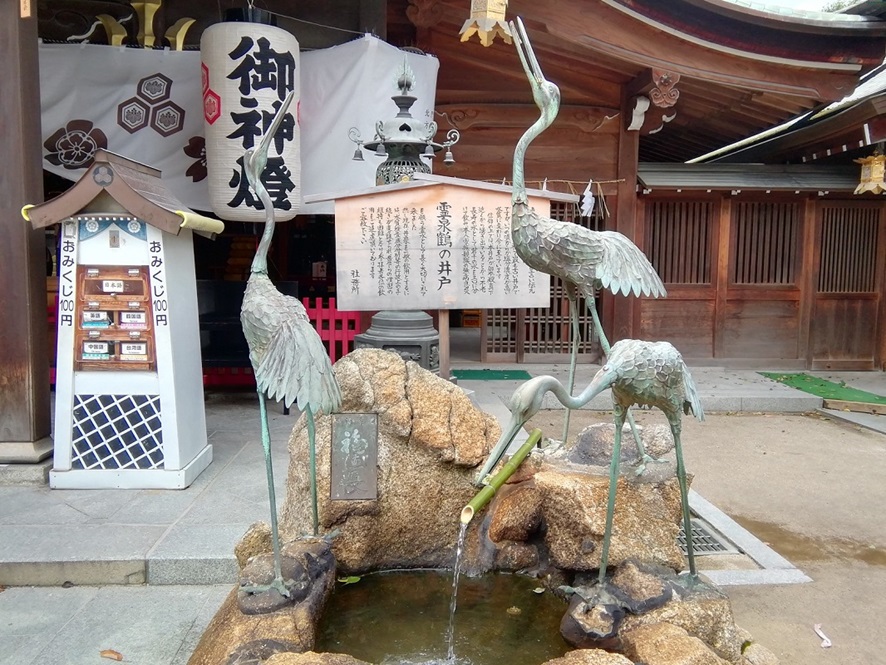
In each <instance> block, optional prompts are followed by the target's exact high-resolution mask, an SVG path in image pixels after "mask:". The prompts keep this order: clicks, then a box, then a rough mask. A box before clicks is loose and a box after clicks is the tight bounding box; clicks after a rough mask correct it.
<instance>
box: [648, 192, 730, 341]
mask: <svg viewBox="0 0 886 665" xmlns="http://www.w3.org/2000/svg"><path fill="white" fill-rule="evenodd" d="M643 208H644V211H643V215H641V216H640V219H642V220H643V225H644V232H643V238H644V247H643V249H644V251H645V253H646V256H647V257H648V258H649V260H650V262H651V263H652V265H653V266H654V267H655V269H656V270H657V271H658V275H659V277H661V280H662V281H663V282H664V284H665V288H666V289H667V291H668V295H667V298H660V299H653V298H643V299H641V301H640V308H639V309H640V321H639V337H640V338H641V339H647V340H666V341H668V342H671V343H672V344H673V345H674V346H676V347H677V348H678V349H679V350H680V352H681V353H682V354H683V356H684V357H686V358H701V359H703V358H712V357H713V355H714V335H713V333H714V326H715V321H716V317H715V314H716V301H717V280H718V275H719V270H718V262H717V261H718V251H717V248H718V246H719V237H720V224H719V210H720V202H719V201H718V200H717V199H714V198H708V199H706V200H685V199H682V200H681V199H656V200H648V201H646V202H645V204H644V205H643Z"/></svg>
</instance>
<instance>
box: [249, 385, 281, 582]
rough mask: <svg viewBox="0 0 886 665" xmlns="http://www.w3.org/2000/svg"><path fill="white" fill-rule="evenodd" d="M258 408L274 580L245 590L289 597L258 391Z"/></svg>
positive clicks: (267, 430) (265, 420) (262, 405)
mask: <svg viewBox="0 0 886 665" xmlns="http://www.w3.org/2000/svg"><path fill="white" fill-rule="evenodd" d="M258 408H259V413H260V414H261V444H262V447H263V448H264V449H265V468H266V471H267V476H268V497H269V498H270V502H271V540H272V542H273V545H274V581H273V582H271V583H270V584H269V585H267V586H266V587H265V586H262V587H246V588H243V591H247V592H249V593H259V592H262V591H267V590H268V589H275V590H277V591H278V592H279V593H280V595H282V596H285V597H287V598H288V597H289V590H288V589H287V588H286V585H285V583H284V582H283V572H282V571H281V568H280V533H279V531H278V529H277V494H276V492H275V491H274V467H273V465H272V464H271V430H270V428H269V427H268V409H267V406H266V404H265V395H264V393H263V392H262V391H260V390H259V392H258Z"/></svg>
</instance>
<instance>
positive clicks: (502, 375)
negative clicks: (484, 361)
mask: <svg viewBox="0 0 886 665" xmlns="http://www.w3.org/2000/svg"><path fill="white" fill-rule="evenodd" d="M452 375H453V376H454V377H455V378H456V379H459V380H464V381H525V380H526V379H531V378H532V375H531V374H530V373H529V372H527V371H526V370H524V369H454V370H452Z"/></svg>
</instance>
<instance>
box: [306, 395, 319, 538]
mask: <svg viewBox="0 0 886 665" xmlns="http://www.w3.org/2000/svg"><path fill="white" fill-rule="evenodd" d="M305 415H306V416H307V419H308V464H309V466H310V469H309V470H308V472H309V473H310V475H311V509H312V511H313V518H314V535H315V536H316V535H317V534H318V533H319V531H320V515H319V510H318V508H317V444H316V438H315V437H316V432H315V429H314V412H313V411H311V407H310V405H308V406H306V407H305Z"/></svg>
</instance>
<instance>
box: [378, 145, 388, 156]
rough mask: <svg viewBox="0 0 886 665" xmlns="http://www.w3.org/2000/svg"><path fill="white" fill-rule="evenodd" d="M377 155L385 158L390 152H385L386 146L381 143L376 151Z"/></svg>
mask: <svg viewBox="0 0 886 665" xmlns="http://www.w3.org/2000/svg"><path fill="white" fill-rule="evenodd" d="M375 154H376V156H378V157H384V156H385V155H387V154H388V151H387V150H385V144H384V143H379V144H378V147H377V148H376V149H375Z"/></svg>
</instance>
